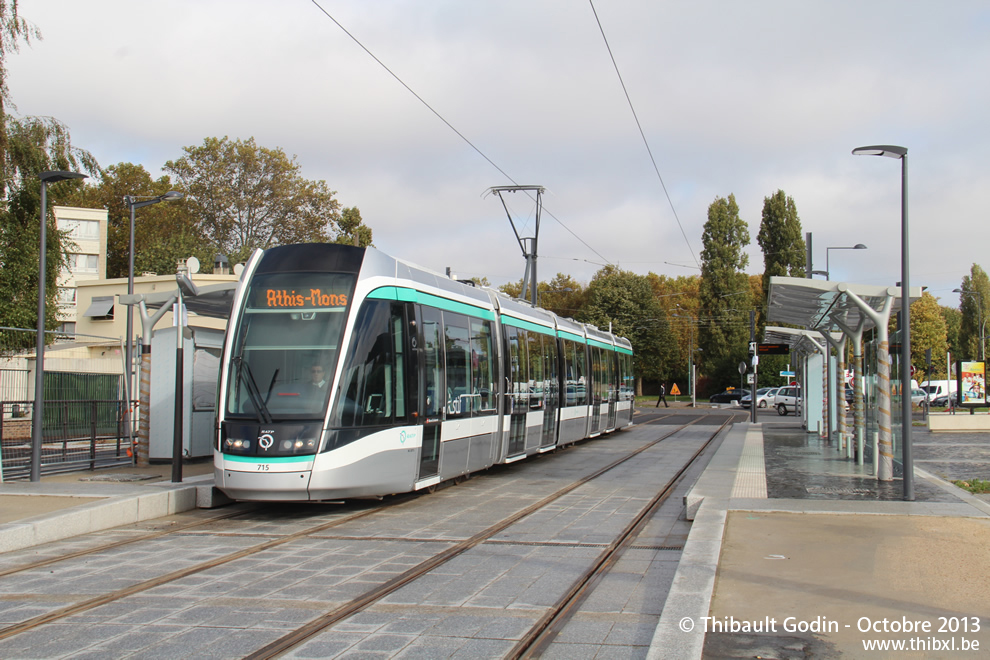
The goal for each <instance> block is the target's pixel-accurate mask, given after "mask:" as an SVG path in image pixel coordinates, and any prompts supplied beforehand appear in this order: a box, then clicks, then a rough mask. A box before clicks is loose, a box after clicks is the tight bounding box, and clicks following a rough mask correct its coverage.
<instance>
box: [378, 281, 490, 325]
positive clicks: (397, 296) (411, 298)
mask: <svg viewBox="0 0 990 660" xmlns="http://www.w3.org/2000/svg"><path fill="white" fill-rule="evenodd" d="M367 297H368V298H375V299H377V300H398V301H399V302H411V303H419V304H420V305H429V306H430V307H436V308H438V309H442V310H444V311H447V312H456V313H458V314H464V315H466V316H474V317H477V318H482V319H485V320H486V321H494V320H495V313H494V312H493V311H491V310H490V309H485V308H484V307H477V306H475V305H469V304H468V303H462V302H458V301H456V300H450V299H448V298H441V297H440V296H434V295H433V294H430V293H424V292H422V291H417V290H416V289H410V288H407V287H404V286H382V287H378V288H377V289H375V290H374V291H372V292H371V293H369V294H368V296H367Z"/></svg>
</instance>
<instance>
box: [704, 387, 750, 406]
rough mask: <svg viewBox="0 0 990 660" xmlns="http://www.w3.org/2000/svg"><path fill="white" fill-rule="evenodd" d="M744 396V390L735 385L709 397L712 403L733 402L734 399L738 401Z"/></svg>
mask: <svg viewBox="0 0 990 660" xmlns="http://www.w3.org/2000/svg"><path fill="white" fill-rule="evenodd" d="M742 396H743V391H742V390H739V389H736V388H735V387H728V388H726V389H725V391H724V392H719V393H718V394H713V395H711V396H710V397H708V401H709V402H710V403H732V402H733V401H738V400H739V399H741V398H742Z"/></svg>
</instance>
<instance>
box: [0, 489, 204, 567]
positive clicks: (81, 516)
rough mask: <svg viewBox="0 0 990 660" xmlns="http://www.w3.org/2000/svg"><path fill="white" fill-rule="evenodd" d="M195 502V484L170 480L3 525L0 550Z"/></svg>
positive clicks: (176, 509) (155, 514)
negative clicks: (140, 489) (143, 490)
mask: <svg viewBox="0 0 990 660" xmlns="http://www.w3.org/2000/svg"><path fill="white" fill-rule="evenodd" d="M210 479H211V480H212V476H211V477H210ZM155 485H156V486H157V484H155ZM210 486H211V487H212V483H211V484H210ZM24 497H30V495H24ZM196 502H197V486H196V485H186V484H171V483H168V482H166V483H165V485H163V486H161V487H158V488H155V489H148V490H147V491H146V492H138V493H131V494H127V495H120V496H108V497H107V498H106V499H105V500H101V501H98V502H89V503H87V504H80V505H78V506H74V507H72V508H70V509H67V510H64V511H59V512H53V513H47V514H42V515H40V516H35V517H34V518H28V519H26V520H21V521H18V522H13V523H7V524H3V525H0V552H11V551H13V550H21V549H23V548H29V547H31V546H35V545H40V544H42V543H50V542H52V541H60V540H62V539H66V538H70V537H73V536H79V535H81V534H89V533H92V532H98V531H101V530H104V529H110V528H112V527H119V526H120V525H129V524H133V523H136V522H141V521H144V520H151V519H153V518H161V517H163V516H169V515H172V514H175V513H180V512H182V511H188V510H190V509H194V508H196Z"/></svg>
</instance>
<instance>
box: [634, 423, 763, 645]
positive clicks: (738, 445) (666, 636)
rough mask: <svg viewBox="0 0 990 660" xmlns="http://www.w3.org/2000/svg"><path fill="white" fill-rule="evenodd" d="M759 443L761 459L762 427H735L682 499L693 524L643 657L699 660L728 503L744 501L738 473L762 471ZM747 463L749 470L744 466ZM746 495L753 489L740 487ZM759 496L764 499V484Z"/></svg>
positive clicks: (753, 425)
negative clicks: (756, 449)
mask: <svg viewBox="0 0 990 660" xmlns="http://www.w3.org/2000/svg"><path fill="white" fill-rule="evenodd" d="M757 444H758V446H759V451H760V457H761V458H762V451H763V427H762V425H760V424H751V423H749V422H747V423H742V424H735V425H733V427H732V428H731V429H730V430H729V432H728V434H727V435H726V437H725V439H724V440H723V441H722V444H721V445H720V446H719V448H718V451H716V452H715V455H714V456H713V457H712V460H711V461H710V462H709V463H708V467H706V468H705V471H704V472H703V473H702V475H701V477H700V478H699V479H698V481H697V482H696V483H695V485H694V486H693V487H692V488H691V490H690V491H688V494H687V495H685V496H684V505H685V515H686V517H687V519H688V520H691V521H693V523H692V525H691V531H690V533H689V534H688V540H687V543H685V544H684V551H683V553H682V554H681V560H680V562H679V563H678V565H677V572H676V573H675V574H674V580H673V582H672V583H671V586H670V592H669V594H668V596H667V601H666V603H665V604H664V608H663V612H662V613H661V615H660V621H659V623H658V624H657V628H656V631H655V632H654V633H653V640H652V641H651V642H650V650H649V653H648V655H647V658H649V659H650V660H666V659H668V658H669V659H671V660H684V659H686V658H698V659H699V660H700V658H701V657H702V652H703V650H704V645H705V632H704V627H703V626H701V625H699V624H700V623H701V621H702V617H706V616H708V612H709V610H710V609H711V600H712V594H713V593H714V592H715V576H716V572H717V571H718V560H719V556H720V555H721V553H722V536H723V534H724V532H725V521H726V517H727V515H728V510H729V499H730V498H731V497H732V496H733V495H737V496H747V495H745V494H743V493H739V492H737V488H736V482H737V479H738V478H739V473H740V470H741V469H742V468H744V467H745V471H746V472H749V471H750V469H762V466H763V463H762V460H760V461H759V465H756V464H755V463H754V461H755V455H753V451H754V447H755V446H756V445H757ZM746 463H750V466H749V467H746V466H745V464H746ZM747 480H749V478H748V477H747ZM753 481H754V483H755V479H754V480H753ZM744 490H745V491H750V490H752V489H751V488H750V487H744ZM749 496H752V495H749ZM763 497H766V482H765V480H764V482H763Z"/></svg>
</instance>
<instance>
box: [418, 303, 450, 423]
mask: <svg viewBox="0 0 990 660" xmlns="http://www.w3.org/2000/svg"><path fill="white" fill-rule="evenodd" d="M419 310H420V313H421V315H422V320H421V325H422V328H423V362H424V364H423V385H422V391H423V396H425V397H426V401H425V407H424V409H423V414H424V415H425V416H426V418H427V419H429V418H436V417H437V416H438V415H439V414H440V410H441V409H442V406H443V404H444V398H443V396H442V392H443V371H442V358H441V355H442V353H441V351H442V350H443V343H442V342H441V339H440V337H441V334H442V333H441V332H440V329H441V327H442V321H441V317H440V310H438V309H435V308H433V307H420V308H419Z"/></svg>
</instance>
